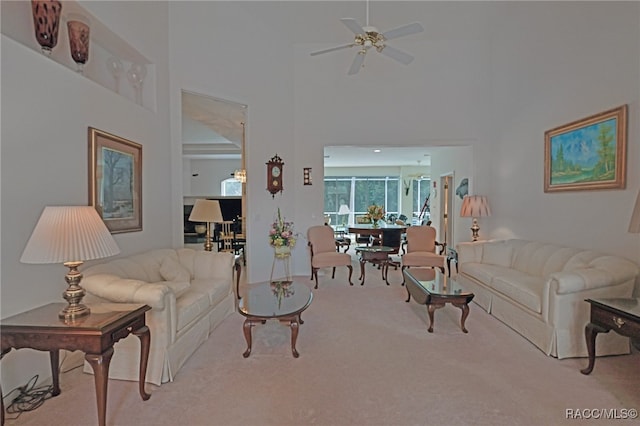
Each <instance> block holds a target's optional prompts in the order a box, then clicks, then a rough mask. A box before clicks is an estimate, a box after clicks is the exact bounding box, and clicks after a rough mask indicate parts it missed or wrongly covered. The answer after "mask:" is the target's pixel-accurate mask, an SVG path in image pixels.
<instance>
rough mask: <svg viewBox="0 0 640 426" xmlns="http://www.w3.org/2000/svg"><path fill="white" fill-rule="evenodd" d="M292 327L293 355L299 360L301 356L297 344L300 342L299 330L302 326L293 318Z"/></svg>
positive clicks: (290, 324)
mask: <svg viewBox="0 0 640 426" xmlns="http://www.w3.org/2000/svg"><path fill="white" fill-rule="evenodd" d="M289 326H290V327H291V352H292V353H293V357H294V358H298V357H299V356H300V354H299V353H298V351H297V350H296V342H297V341H298V329H299V328H300V325H299V324H298V320H297V318H293V319H292V320H291V322H290V323H289Z"/></svg>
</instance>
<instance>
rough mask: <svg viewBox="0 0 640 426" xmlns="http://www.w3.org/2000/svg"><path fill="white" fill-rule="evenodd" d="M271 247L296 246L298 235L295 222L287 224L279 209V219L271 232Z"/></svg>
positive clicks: (274, 223) (272, 226)
mask: <svg viewBox="0 0 640 426" xmlns="http://www.w3.org/2000/svg"><path fill="white" fill-rule="evenodd" d="M269 245H270V246H272V247H283V246H287V247H293V246H295V245H296V233H295V232H294V229H293V222H285V220H284V219H283V218H282V216H281V214H280V209H279V208H278V217H277V219H276V220H275V221H274V222H273V224H272V225H271V229H270V230H269Z"/></svg>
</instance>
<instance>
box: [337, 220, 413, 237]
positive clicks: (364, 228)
mask: <svg viewBox="0 0 640 426" xmlns="http://www.w3.org/2000/svg"><path fill="white" fill-rule="evenodd" d="M406 230H407V227H406V226H405V225H396V224H389V223H386V222H379V223H378V226H375V227H374V226H373V224H371V223H358V224H354V225H349V233H350V234H357V235H371V236H373V237H374V238H382V233H383V232H400V233H403V232H405V231H406Z"/></svg>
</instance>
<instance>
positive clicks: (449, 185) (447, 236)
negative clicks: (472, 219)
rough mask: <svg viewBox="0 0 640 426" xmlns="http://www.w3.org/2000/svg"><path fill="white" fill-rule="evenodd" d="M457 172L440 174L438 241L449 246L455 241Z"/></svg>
mask: <svg viewBox="0 0 640 426" xmlns="http://www.w3.org/2000/svg"><path fill="white" fill-rule="evenodd" d="M454 184H455V172H453V171H451V172H448V173H444V174H441V175H440V192H441V198H440V199H441V208H440V218H439V219H440V234H439V236H438V237H439V238H438V242H440V243H442V244H446V246H449V245H450V244H452V243H453V195H454Z"/></svg>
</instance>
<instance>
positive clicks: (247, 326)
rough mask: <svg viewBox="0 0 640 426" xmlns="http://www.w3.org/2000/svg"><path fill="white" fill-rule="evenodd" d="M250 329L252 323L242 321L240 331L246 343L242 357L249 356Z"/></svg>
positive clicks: (248, 320)
mask: <svg viewBox="0 0 640 426" xmlns="http://www.w3.org/2000/svg"><path fill="white" fill-rule="evenodd" d="M251 327H253V321H252V320H250V319H249V318H247V319H246V320H244V325H243V326H242V331H243V332H244V338H245V340H246V341H247V350H246V351H244V353H243V354H242V356H243V357H245V358H248V357H249V355H251Z"/></svg>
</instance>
